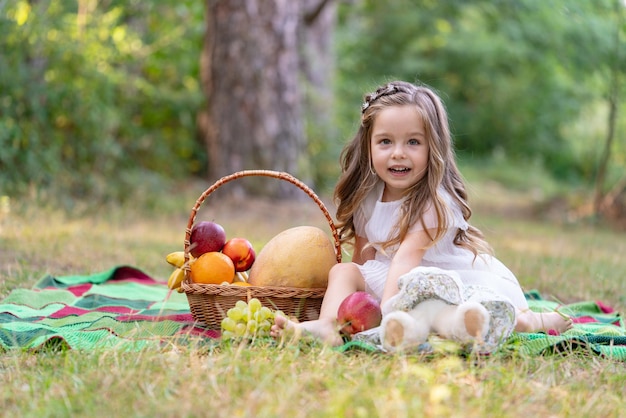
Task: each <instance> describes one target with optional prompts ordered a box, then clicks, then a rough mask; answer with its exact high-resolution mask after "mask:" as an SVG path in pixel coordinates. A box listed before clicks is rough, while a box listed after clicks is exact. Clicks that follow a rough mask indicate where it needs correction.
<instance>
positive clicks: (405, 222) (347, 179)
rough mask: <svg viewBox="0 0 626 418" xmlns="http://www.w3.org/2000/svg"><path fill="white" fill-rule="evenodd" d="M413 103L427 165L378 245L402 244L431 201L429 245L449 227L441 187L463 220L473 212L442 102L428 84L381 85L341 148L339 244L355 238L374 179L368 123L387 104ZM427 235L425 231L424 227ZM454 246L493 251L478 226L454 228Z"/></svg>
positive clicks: (337, 197) (477, 251)
mask: <svg viewBox="0 0 626 418" xmlns="http://www.w3.org/2000/svg"><path fill="white" fill-rule="evenodd" d="M406 105H413V106H415V108H416V109H417V111H418V112H419V114H420V115H421V117H422V122H423V124H424V129H425V134H426V138H427V141H428V144H429V149H430V152H429V157H428V168H427V170H426V174H425V175H424V177H423V178H422V179H421V180H419V181H418V182H417V183H416V184H415V185H414V186H413V187H411V189H410V190H409V191H408V196H407V198H406V199H405V201H404V203H403V205H402V209H401V210H402V213H401V215H400V218H399V220H398V224H397V225H396V228H395V230H396V231H397V234H396V235H395V236H393V237H392V238H391V239H390V240H388V241H386V242H384V243H381V245H382V248H383V249H385V248H388V247H390V246H393V245H396V244H399V243H400V242H402V240H403V239H404V237H405V236H406V234H407V233H408V231H409V229H410V228H411V226H412V225H414V224H415V223H416V222H420V223H421V224H422V226H423V227H424V229H425V230H426V227H425V225H424V219H423V216H424V213H425V211H426V209H427V208H428V207H429V205H430V204H432V205H433V208H434V210H435V213H436V215H437V221H438V222H437V229H436V232H435V234H434V236H430V238H431V239H432V243H431V244H430V245H431V246H432V245H434V244H435V243H436V242H437V241H438V240H440V239H441V238H442V237H443V235H444V234H445V232H446V231H447V229H448V227H449V225H448V217H447V216H446V213H447V209H448V208H447V204H446V202H445V200H444V199H443V197H442V196H441V195H440V193H439V190H440V188H443V189H444V190H445V191H447V192H448V193H449V194H450V196H451V197H452V199H453V201H454V202H455V203H457V204H458V206H459V207H460V208H461V212H462V214H463V218H464V219H465V220H466V221H468V220H469V218H470V217H471V216H472V210H471V208H470V207H469V205H468V203H467V192H466V190H465V184H464V182H463V179H462V177H461V173H460V172H459V169H458V167H457V165H456V159H455V154H454V149H453V144H452V136H451V134H450V128H449V124H448V116H447V112H446V109H445V107H444V105H443V102H442V101H441V99H440V98H439V96H438V95H437V94H436V93H435V92H434V91H433V90H432V89H430V88H429V87H426V86H423V85H419V86H418V85H414V84H411V83H407V82H404V81H393V82H390V83H387V84H385V85H383V86H381V87H379V88H378V89H377V90H376V92H374V93H371V94H368V95H366V96H365V102H364V103H363V106H362V109H361V124H360V126H359V129H358V131H357V133H356V135H355V136H354V138H353V139H352V140H351V141H350V142H349V143H348V144H347V145H346V147H345V148H344V149H343V151H342V152H341V157H340V163H341V170H342V174H341V176H340V177H339V181H338V182H337V185H336V187H335V192H334V199H335V203H336V205H337V213H336V219H337V227H338V231H339V235H340V240H341V243H342V244H346V243H352V242H353V239H354V238H355V236H356V232H355V226H354V214H355V212H356V211H357V209H358V208H359V207H360V206H361V205H362V204H363V202H364V200H365V198H366V197H367V196H368V194H369V193H370V192H371V191H372V190H373V188H374V187H375V186H376V184H377V183H378V177H377V176H376V174H375V173H374V172H373V170H372V168H371V156H370V152H371V151H370V143H371V134H372V127H373V125H374V120H375V118H376V116H377V115H378V113H379V112H380V111H381V110H382V109H385V108H387V107H389V106H406ZM426 231H427V233H429V232H428V230H426ZM454 244H455V245H457V246H460V247H464V248H467V249H469V250H470V251H472V252H473V253H474V255H475V256H476V255H479V254H483V253H487V254H490V253H492V250H491V247H490V246H489V244H488V243H487V242H486V241H485V239H484V236H483V234H482V232H481V231H480V230H478V229H477V228H475V227H472V226H469V227H468V229H467V230H463V229H458V230H457V233H456V236H455V238H454Z"/></svg>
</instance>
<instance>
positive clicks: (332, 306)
mask: <svg viewBox="0 0 626 418" xmlns="http://www.w3.org/2000/svg"><path fill="white" fill-rule="evenodd" d="M361 113H362V115H361V125H360V127H359V129H358V131H357V133H356V135H355V137H354V138H353V139H352V141H351V142H350V143H349V144H348V145H347V146H346V148H345V149H344V150H343V152H342V155H341V165H342V175H341V177H340V179H339V182H338V184H337V186H336V188H335V194H334V197H335V201H336V203H337V213H336V219H337V226H338V230H339V233H340V236H341V242H342V244H345V243H351V244H352V245H353V246H354V252H353V257H352V262H350V263H340V264H337V265H335V266H334V267H333V268H332V269H331V271H330V274H329V279H328V289H327V291H326V294H325V297H324V300H323V302H322V307H321V312H320V316H319V318H318V319H317V320H314V321H307V322H303V323H295V322H292V321H289V320H287V319H285V318H282V317H277V318H276V322H275V324H274V326H273V327H272V330H271V334H272V335H273V336H274V337H275V338H277V337H279V336H281V335H282V333H283V332H285V331H293V332H301V331H306V332H309V333H310V334H312V335H313V336H315V337H317V338H319V339H321V340H322V341H324V342H326V343H328V344H331V345H340V344H342V341H343V340H342V338H341V335H340V334H339V332H338V326H337V324H336V318H337V310H338V307H339V305H340V304H341V302H342V301H343V300H344V298H346V297H347V296H348V295H350V294H352V293H353V292H356V291H363V290H364V291H367V292H369V293H370V294H372V295H374V296H375V297H376V298H377V299H378V300H380V302H381V306H382V309H383V315H384V318H383V326H382V327H381V328H382V333H381V340H382V341H383V345H384V346H385V347H386V348H393V347H400V346H404V345H409V344H408V343H410V342H412V343H415V344H417V343H419V342H421V339H423V335H420V336H419V337H416V336H415V335H413V334H412V330H411V327H412V326H413V325H414V323H415V322H427V323H428V326H429V327H431V329H432V330H434V331H435V332H438V333H440V334H443V335H444V336H446V337H451V338H456V339H461V340H467V339H470V340H471V339H476V340H478V341H482V340H483V339H485V338H487V337H488V336H489V337H488V339H490V341H491V342H492V343H493V344H492V346H493V345H494V344H497V342H499V341H501V340H503V339H504V338H506V337H507V336H508V335H509V334H510V332H511V331H512V328H513V326H515V330H517V331H519V332H531V331H539V330H549V329H554V330H556V331H558V332H562V331H564V330H566V329H568V328H569V327H570V326H571V320H570V319H569V318H566V317H563V316H562V315H561V314H560V313H558V312H550V313H543V314H539V313H534V312H532V311H530V310H529V309H528V304H527V302H526V299H525V297H524V294H523V292H522V290H521V288H520V285H519V283H518V281H517V279H516V278H515V276H514V275H513V273H511V271H509V269H508V268H506V267H505V266H504V265H503V264H502V263H501V262H500V261H498V260H497V259H496V258H494V257H493V256H492V255H491V248H490V247H489V245H488V244H487V242H486V241H485V240H484V239H483V235H482V233H481V232H480V231H479V230H478V229H476V228H474V227H472V226H471V225H469V224H468V222H467V221H468V220H469V218H470V216H471V214H472V212H471V209H470V207H469V206H468V203H467V193H466V191H465V186H464V183H463V180H462V178H461V175H460V173H459V170H458V168H457V166H456V162H455V156H454V150H453V148H452V139H451V135H450V130H449V126H448V118H447V114H446V111H445V108H444V106H443V104H442V102H441V100H440V98H439V97H438V96H437V95H436V94H435V93H434V92H433V91H432V90H431V89H429V88H427V87H424V86H416V85H413V84H410V83H406V82H402V81H395V82H391V83H388V84H386V85H384V86H382V87H380V88H378V90H376V92H375V93H372V94H369V95H367V96H365V102H364V103H363V106H362V109H361ZM400 278H402V279H400ZM399 279H400V280H399ZM493 302H495V303H493ZM507 307H510V312H509V313H510V314H509V315H508V316H507V312H506V311H507V309H508V308H507ZM426 308H428V309H426ZM420 309H421V310H422V311H424V312H422V313H421V314H420V315H421V316H418V317H415V315H414V316H413V317H407V313H408V312H410V311H419V310H420ZM396 312H402V313H396ZM506 318H510V320H508V319H506ZM507 321H508V324H507ZM509 325H510V326H509ZM431 329H429V330H427V331H430V330H431ZM427 331H426V332H427ZM423 332H424V331H423V330H422V334H423ZM412 338H413V339H414V340H415V339H416V338H417V340H420V341H417V340H416V341H412V340H411V339H412ZM491 348H493V347H491Z"/></svg>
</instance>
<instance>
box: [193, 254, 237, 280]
mask: <svg viewBox="0 0 626 418" xmlns="http://www.w3.org/2000/svg"><path fill="white" fill-rule="evenodd" d="M189 273H190V276H191V281H193V282H194V283H202V284H222V283H224V282H228V283H232V282H233V279H234V278H235V265H234V264H233V260H231V259H230V257H228V256H227V255H226V254H222V253H221V252H219V251H212V252H208V253H204V254H202V255H201V256H200V257H198V258H197V259H196V260H195V261H194V262H193V264H192V265H191V267H190V272H189Z"/></svg>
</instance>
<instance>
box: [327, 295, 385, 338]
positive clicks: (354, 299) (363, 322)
mask: <svg viewBox="0 0 626 418" xmlns="http://www.w3.org/2000/svg"><path fill="white" fill-rule="evenodd" d="M382 319H383V314H382V312H381V310H380V304H379V303H378V301H377V300H376V299H375V298H374V296H372V295H370V294H369V293H367V292H355V293H353V294H351V295H350V296H348V297H347V298H345V299H344V300H343V302H341V305H339V309H338V310H337V323H338V324H339V325H340V326H341V332H342V333H343V334H348V335H352V334H356V333H357V332H361V331H365V330H368V329H371V328H374V327H377V326H379V325H380V321H381V320H382Z"/></svg>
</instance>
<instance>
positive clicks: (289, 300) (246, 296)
mask: <svg viewBox="0 0 626 418" xmlns="http://www.w3.org/2000/svg"><path fill="white" fill-rule="evenodd" d="M247 176H265V177H274V178H277V179H280V180H285V181H288V182H290V183H292V184H294V185H296V186H297V187H299V188H300V189H302V190H303V191H304V192H305V193H306V194H307V195H308V196H309V197H310V198H311V199H313V201H314V202H315V203H317V205H318V206H319V208H320V209H321V211H322V212H323V214H324V216H325V217H326V220H327V221H328V224H329V226H330V229H331V232H332V235H333V239H334V245H335V252H336V254H337V262H341V246H340V243H339V235H338V233H337V229H336V227H335V224H334V222H333V219H332V217H331V215H330V213H329V212H328V210H327V209H326V206H325V205H324V203H323V202H322V201H321V200H320V199H319V197H318V196H317V195H316V194H315V192H313V190H311V189H310V188H309V187H308V186H307V185H306V184H304V183H303V182H301V181H300V180H298V179H297V178H295V177H293V176H292V175H290V174H288V173H284V172H277V171H271V170H245V171H239V172H236V173H234V174H231V175H229V176H225V177H222V178H221V179H219V180H218V181H216V182H215V183H214V184H213V185H212V186H211V187H209V188H208V189H207V190H205V191H204V193H202V195H201V196H200V197H199V198H198V200H197V201H196V203H195V205H194V206H193V208H192V209H191V214H190V216H189V222H188V223H187V230H186V232H185V242H184V244H185V266H186V267H185V279H184V280H183V283H182V285H181V289H182V291H184V292H185V294H186V295H187V300H188V301H189V307H190V308H191V315H192V316H193V318H194V319H195V320H196V321H197V322H198V323H200V324H202V325H204V326H206V327H208V328H211V329H220V326H221V322H222V319H223V318H224V317H225V316H226V312H227V311H228V309H230V308H232V307H233V306H235V303H237V301H238V300H243V301H247V300H250V299H251V298H257V299H259V300H260V301H261V303H262V304H263V306H267V307H268V308H271V309H278V310H281V311H283V312H284V313H285V314H287V315H288V316H290V317H295V318H297V319H298V320H299V321H308V320H312V319H317V318H318V317H319V314H320V307H321V305H322V299H323V297H324V293H325V292H326V288H320V289H304V288H295V287H269V286H263V287H260V286H226V285H216V284H199V283H193V282H192V281H191V278H190V273H189V264H188V261H189V245H190V238H191V229H192V227H193V224H194V222H195V219H196V215H197V213H198V210H199V209H200V206H201V205H202V203H203V202H204V200H205V199H206V198H207V197H208V196H209V195H210V194H211V193H213V192H214V191H215V190H216V189H218V188H219V187H221V186H222V185H224V184H225V183H228V182H230V181H233V180H236V179H240V178H242V177H247Z"/></svg>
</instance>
